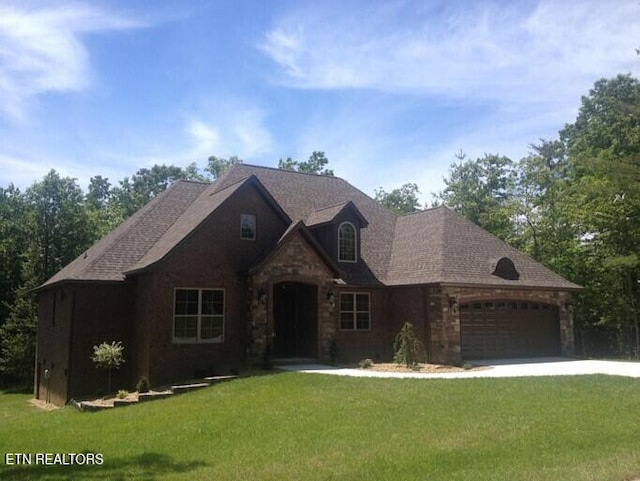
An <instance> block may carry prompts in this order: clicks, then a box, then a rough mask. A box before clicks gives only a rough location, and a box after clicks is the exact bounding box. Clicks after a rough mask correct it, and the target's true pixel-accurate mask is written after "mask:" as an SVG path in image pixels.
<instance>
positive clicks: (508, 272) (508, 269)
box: [491, 257, 520, 281]
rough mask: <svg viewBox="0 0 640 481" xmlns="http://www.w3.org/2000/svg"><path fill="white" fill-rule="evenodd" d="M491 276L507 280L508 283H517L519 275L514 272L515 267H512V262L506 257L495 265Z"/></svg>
mask: <svg viewBox="0 0 640 481" xmlns="http://www.w3.org/2000/svg"><path fill="white" fill-rule="evenodd" d="M491 274H492V275H494V276H498V277H502V278H503V279H507V280H508V281H517V280H518V279H520V274H519V273H518V271H517V270H516V266H514V265H513V261H512V260H511V259H509V258H508V257H503V258H502V259H500V260H499V261H498V262H497V263H496V268H495V269H494V271H493V272H492V273H491Z"/></svg>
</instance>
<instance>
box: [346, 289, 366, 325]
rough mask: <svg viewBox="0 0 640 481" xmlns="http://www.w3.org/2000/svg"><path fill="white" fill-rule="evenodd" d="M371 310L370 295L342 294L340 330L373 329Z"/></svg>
mask: <svg viewBox="0 0 640 481" xmlns="http://www.w3.org/2000/svg"><path fill="white" fill-rule="evenodd" d="M370 313H371V308H370V299H369V294H368V293H356V292H343V293H341V294H340V329H341V330H343V331H364V330H369V329H370V328H371V314H370Z"/></svg>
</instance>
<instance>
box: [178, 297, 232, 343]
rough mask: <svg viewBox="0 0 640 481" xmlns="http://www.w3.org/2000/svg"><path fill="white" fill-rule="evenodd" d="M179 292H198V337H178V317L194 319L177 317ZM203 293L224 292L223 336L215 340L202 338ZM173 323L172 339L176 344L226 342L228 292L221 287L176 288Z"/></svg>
mask: <svg viewBox="0 0 640 481" xmlns="http://www.w3.org/2000/svg"><path fill="white" fill-rule="evenodd" d="M178 291H198V314H197V317H198V326H197V330H196V333H197V336H196V337H176V317H193V316H178V315H176V296H177V293H178ZM202 291H222V335H220V336H218V337H216V338H214V339H202V338H201V337H200V330H201V322H202ZM171 309H172V312H171V313H172V316H173V322H172V327H171V337H172V339H173V343H174V344H222V343H223V342H224V334H225V323H226V311H227V292H226V290H225V289H224V288H220V287H211V288H209V287H176V288H175V289H174V290H173V305H172V306H171Z"/></svg>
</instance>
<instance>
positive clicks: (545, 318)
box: [460, 301, 560, 359]
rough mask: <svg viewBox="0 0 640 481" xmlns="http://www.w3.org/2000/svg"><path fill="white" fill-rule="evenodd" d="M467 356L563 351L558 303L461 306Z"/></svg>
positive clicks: (546, 353)
mask: <svg viewBox="0 0 640 481" xmlns="http://www.w3.org/2000/svg"><path fill="white" fill-rule="evenodd" d="M460 337H461V350H462V358H463V359H498V358H518V357H520V358H523V357H542V356H556V355H558V354H560V321H559V312H558V308H557V307H556V306H551V305H548V304H541V303H537V302H525V301H491V302H472V303H468V304H461V305H460Z"/></svg>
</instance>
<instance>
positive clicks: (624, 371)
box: [278, 357, 640, 379]
mask: <svg viewBox="0 0 640 481" xmlns="http://www.w3.org/2000/svg"><path fill="white" fill-rule="evenodd" d="M472 364H474V365H476V366H478V365H481V366H487V367H488V369H480V370H475V371H473V370H472V371H461V372H447V373H438V374H430V373H418V372H411V373H405V372H403V373H400V372H380V371H372V370H367V369H353V368H340V367H331V366H325V365H322V364H293V365H283V366H278V367H279V369H283V370H286V371H296V372H307V373H316V374H333V375H337V376H355V377H381V378H382V377H386V378H412V379H469V378H478V377H527V376H576V375H585V374H608V375H611V376H627V377H635V378H640V362H625V361H594V360H574V359H566V358H557V357H554V358H538V359H500V360H488V361H472Z"/></svg>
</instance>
